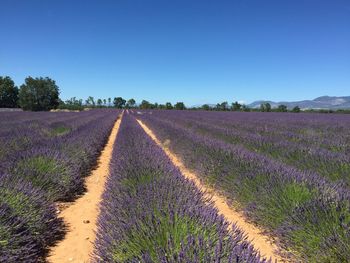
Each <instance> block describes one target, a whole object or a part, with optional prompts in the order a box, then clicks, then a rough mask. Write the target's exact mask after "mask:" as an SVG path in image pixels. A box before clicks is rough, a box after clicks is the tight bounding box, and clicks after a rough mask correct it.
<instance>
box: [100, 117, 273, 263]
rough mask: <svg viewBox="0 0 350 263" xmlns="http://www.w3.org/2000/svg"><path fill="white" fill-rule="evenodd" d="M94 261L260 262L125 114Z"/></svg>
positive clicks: (238, 233) (240, 236)
mask: <svg viewBox="0 0 350 263" xmlns="http://www.w3.org/2000/svg"><path fill="white" fill-rule="evenodd" d="M98 224H99V225H98V233H97V241H96V243H95V247H96V249H95V258H94V260H95V261H96V262H265V261H266V260H264V259H261V258H260V257H259V255H258V253H257V252H255V251H254V249H253V248H252V246H251V245H250V244H249V242H247V241H246V240H245V237H244V235H243V233H242V232H241V231H240V230H239V229H237V228H236V227H235V226H233V228H232V229H229V227H228V223H227V222H226V221H224V219H223V217H222V216H219V215H218V213H217V210H216V209H214V208H213V206H212V205H211V204H210V201H209V200H206V199H205V198H204V196H203V193H202V192H201V191H200V190H198V189H197V188H196V187H195V186H194V185H193V183H191V182H189V181H188V180H186V179H185V178H184V177H183V176H182V175H181V173H180V171H179V170H178V169H177V168H175V167H174V165H173V164H172V163H171V161H170V160H169V159H168V157H167V156H166V155H165V153H164V152H163V151H162V149H161V148H160V147H158V146H157V145H156V144H155V142H153V141H152V139H151V138H150V137H149V136H147V135H146V133H145V132H144V131H143V129H142V128H141V126H139V124H138V123H137V122H136V120H135V119H134V118H133V117H132V116H131V115H129V114H124V117H123V120H122V123H121V126H120V130H119V134H118V137H117V140H116V143H115V147H114V151H113V158H112V164H111V172H110V176H109V178H108V181H107V185H106V190H105V192H104V194H103V201H102V207H101V214H100V218H99V221H98Z"/></svg>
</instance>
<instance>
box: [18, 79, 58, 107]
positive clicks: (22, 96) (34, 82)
mask: <svg viewBox="0 0 350 263" xmlns="http://www.w3.org/2000/svg"><path fill="white" fill-rule="evenodd" d="M59 93H60V92H59V87H58V86H57V85H56V82H55V81H54V80H52V79H50V78H35V79H34V78H32V77H28V78H26V79H25V84H23V85H21V88H20V90H19V105H20V106H21V108H22V109H23V110H32V111H42V110H51V109H55V108H57V106H58V105H59Z"/></svg>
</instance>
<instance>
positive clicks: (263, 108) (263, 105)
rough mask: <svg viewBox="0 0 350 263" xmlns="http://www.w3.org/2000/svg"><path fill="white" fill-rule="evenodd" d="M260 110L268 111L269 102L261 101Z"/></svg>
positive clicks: (269, 107)
mask: <svg viewBox="0 0 350 263" xmlns="http://www.w3.org/2000/svg"><path fill="white" fill-rule="evenodd" d="M260 111H262V112H270V111H271V104H270V103H268V102H267V103H262V104H261V105H260Z"/></svg>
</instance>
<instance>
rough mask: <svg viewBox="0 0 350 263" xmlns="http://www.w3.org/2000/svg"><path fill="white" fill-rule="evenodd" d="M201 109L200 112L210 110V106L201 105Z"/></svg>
mask: <svg viewBox="0 0 350 263" xmlns="http://www.w3.org/2000/svg"><path fill="white" fill-rule="evenodd" d="M201 108H202V110H210V106H209V105H208V104H203V105H202V107H201Z"/></svg>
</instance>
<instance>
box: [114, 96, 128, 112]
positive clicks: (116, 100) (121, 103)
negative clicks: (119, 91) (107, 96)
mask: <svg viewBox="0 0 350 263" xmlns="http://www.w3.org/2000/svg"><path fill="white" fill-rule="evenodd" d="M125 103H126V100H124V99H123V98H122V97H116V98H114V100H113V104H114V107H116V108H117V109H122V108H123V107H124V106H125Z"/></svg>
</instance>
